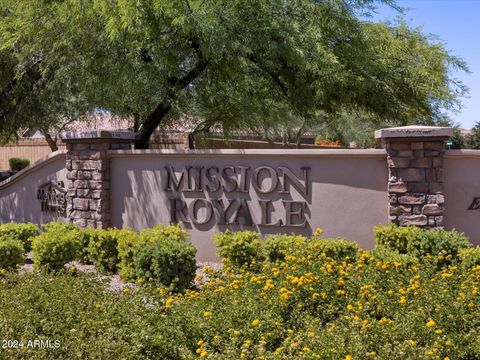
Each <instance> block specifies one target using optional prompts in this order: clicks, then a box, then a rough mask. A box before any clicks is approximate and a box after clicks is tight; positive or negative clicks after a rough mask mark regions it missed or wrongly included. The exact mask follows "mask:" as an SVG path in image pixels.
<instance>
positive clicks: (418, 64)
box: [0, 0, 465, 148]
mask: <svg viewBox="0 0 480 360" xmlns="http://www.w3.org/2000/svg"><path fill="white" fill-rule="evenodd" d="M376 2H380V1H374V0H327V1H313V0H290V1H284V0H228V1H219V0H164V1H156V0H142V1H137V0H135V1H133V0H125V1H110V0H50V1H38V0H23V1H17V0H0V4H1V7H0V9H1V10H2V12H1V16H2V18H1V20H2V21H1V22H0V51H4V52H8V53H10V54H13V55H12V56H13V58H14V63H15V64H16V65H15V66H14V78H15V79H25V80H26V82H27V83H28V84H30V82H29V81H28V78H26V77H25V76H26V72H25V69H26V66H27V65H28V64H34V63H35V59H37V60H38V61H39V63H38V65H36V66H37V67H38V74H39V76H40V77H41V79H42V80H45V83H46V84H47V85H45V86H46V88H47V89H49V91H46V94H47V95H50V96H45V97H43V94H42V91H38V92H37V91H36V89H35V90H34V91H33V92H29V94H30V95H29V96H31V97H32V98H34V97H37V98H39V99H40V101H45V102H46V104H47V105H45V104H44V105H43V106H44V107H46V108H48V109H53V110H52V111H49V112H48V113H49V114H50V116H49V117H48V118H49V119H52V118H55V117H54V116H51V115H52V114H53V113H56V114H57V115H58V116H63V114H64V113H65V111H66V110H71V109H75V110H77V111H83V110H91V109H98V108H101V109H107V110H109V111H111V112H113V113H115V114H119V115H127V116H132V117H134V118H135V119H136V120H137V123H138V139H137V141H136V147H137V148H145V147H147V146H148V142H149V138H150V136H151V134H152V133H153V131H155V129H157V128H158V127H159V126H163V125H164V124H166V123H168V122H170V121H176V120H177V119H179V118H181V117H182V116H186V115H189V116H193V117H198V118H199V119H201V126H202V127H203V129H207V130H208V128H209V127H210V126H213V125H214V124H218V123H220V124H222V125H223V127H224V128H226V129H228V128H238V127H248V128H251V127H252V126H253V125H258V124H260V123H263V124H264V125H265V126H266V127H268V126H269V124H277V123H278V122H281V121H284V122H285V121H286V122H287V124H288V123H289V122H290V121H292V122H293V121H295V122H296V123H299V124H315V123H319V122H322V123H325V124H327V125H329V126H331V127H333V126H334V125H335V121H337V120H338V119H339V116H338V115H339V114H341V113H343V112H345V111H347V112H348V111H362V112H365V113H366V114H371V115H372V116H374V117H380V118H385V119H397V120H398V121H400V122H402V123H411V122H421V121H428V120H429V119H435V117H437V116H439V115H440V114H441V113H442V112H443V111H444V110H445V109H449V108H451V107H454V106H455V105H456V104H457V103H458V98H459V94H460V95H461V94H462V92H463V91H464V90H465V89H464V88H463V86H462V84H461V83H457V82H455V81H454V79H453V78H452V77H451V69H452V68H454V67H460V68H464V64H463V63H462V62H461V61H460V60H459V59H457V58H455V57H453V56H451V55H450V54H449V53H448V52H447V51H445V49H444V48H443V46H442V45H441V44H439V43H436V42H432V41H430V40H429V39H428V38H427V37H426V36H424V35H422V34H421V32H420V31H418V30H415V29H410V28H408V27H407V26H406V25H404V24H398V25H394V26H393V25H390V26H389V25H386V24H375V23H372V22H369V21H367V20H365V18H364V16H363V15H364V13H365V12H367V11H369V10H371V7H372V6H373V5H374V4H375V3H376ZM381 2H383V3H387V4H389V5H391V6H395V4H394V3H393V1H390V0H384V1H381ZM33 83H34V84H36V83H35V82H33ZM52 91H53V92H52ZM58 94H62V96H59V97H58V98H56V97H55V95H58ZM38 96H40V97H38ZM72 99H75V101H72ZM20 100H22V99H20ZM0 104H1V103H0ZM1 106H3V105H1ZM30 109H31V108H30ZM0 111H2V109H1V108H0ZM3 111H4V110H3ZM17 111H20V110H17ZM14 113H15V111H12V110H10V111H9V114H14ZM20 114H21V112H20ZM15 118H18V116H17V117H15V116H13V115H7V116H4V118H3V119H2V120H1V121H2V122H1V123H0V130H1V131H2V132H3V131H4V129H9V131H10V130H11V129H13V128H15V126H16V125H17V123H16V122H15V121H14V120H12V119H15ZM32 121H36V120H32Z"/></svg>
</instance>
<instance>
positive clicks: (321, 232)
mask: <svg viewBox="0 0 480 360" xmlns="http://www.w3.org/2000/svg"><path fill="white" fill-rule="evenodd" d="M322 234H323V229H322V228H320V227H317V228H316V229H315V232H314V233H313V236H316V237H318V236H320V235H322Z"/></svg>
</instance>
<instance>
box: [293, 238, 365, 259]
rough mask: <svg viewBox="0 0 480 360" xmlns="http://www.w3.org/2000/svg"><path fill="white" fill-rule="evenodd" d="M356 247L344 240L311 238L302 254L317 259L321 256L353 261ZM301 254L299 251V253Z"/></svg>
mask: <svg viewBox="0 0 480 360" xmlns="http://www.w3.org/2000/svg"><path fill="white" fill-rule="evenodd" d="M357 252H358V245H357V244H356V243H354V242H353V241H348V240H345V239H316V238H313V239H311V240H310V241H309V242H307V243H306V246H305V250H304V253H305V254H307V255H310V256H314V257H318V256H320V255H321V254H325V255H326V256H328V257H330V258H332V259H335V260H342V259H345V258H349V259H354V258H355V257H356V256H357ZM300 253H301V251H300Z"/></svg>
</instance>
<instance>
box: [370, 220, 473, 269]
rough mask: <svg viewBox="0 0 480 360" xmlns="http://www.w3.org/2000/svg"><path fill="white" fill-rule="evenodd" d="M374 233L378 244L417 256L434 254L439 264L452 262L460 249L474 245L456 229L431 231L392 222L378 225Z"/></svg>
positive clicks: (422, 256) (423, 256)
mask: <svg viewBox="0 0 480 360" xmlns="http://www.w3.org/2000/svg"><path fill="white" fill-rule="evenodd" d="M374 233H375V239H376V241H377V244H378V245H383V246H385V247H386V248H389V249H392V250H396V251H398V252H399V253H400V254H409V255H412V256H415V257H417V258H425V257H427V258H428V257H429V256H433V257H435V259H436V261H438V263H439V264H443V263H444V262H447V263H448V262H451V261H452V260H454V259H456V257H457V254H458V252H459V250H460V249H465V248H469V247H471V246H472V245H471V243H470V242H469V241H468V239H467V237H466V236H465V235H464V234H463V233H460V232H458V231H455V230H452V231H445V230H435V231H430V230H424V229H420V228H416V227H399V226H396V225H393V224H390V225H387V226H383V227H376V228H375V229H374Z"/></svg>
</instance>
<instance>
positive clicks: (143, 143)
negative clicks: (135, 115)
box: [135, 103, 172, 149]
mask: <svg viewBox="0 0 480 360" xmlns="http://www.w3.org/2000/svg"><path fill="white" fill-rule="evenodd" d="M171 108H172V106H171V105H170V104H164V103H162V104H160V105H158V106H157V107H156V108H155V110H153V112H152V113H151V114H150V115H148V117H147V118H146V119H145V121H144V122H143V124H142V127H141V128H140V131H139V132H138V137H137V139H136V140H135V148H136V149H147V148H148V143H149V141H150V136H151V135H152V134H153V132H154V131H155V129H156V128H157V127H158V125H160V123H161V122H162V119H163V118H164V117H165V115H167V114H168V112H169V111H170V109H171Z"/></svg>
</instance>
